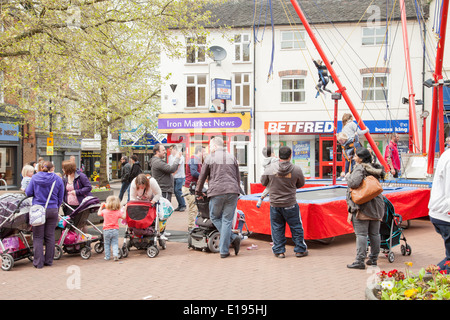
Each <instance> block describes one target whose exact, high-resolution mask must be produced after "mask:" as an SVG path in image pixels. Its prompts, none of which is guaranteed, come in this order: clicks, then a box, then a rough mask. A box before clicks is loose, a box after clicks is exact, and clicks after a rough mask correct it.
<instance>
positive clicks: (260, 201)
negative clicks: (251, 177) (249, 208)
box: [256, 198, 263, 208]
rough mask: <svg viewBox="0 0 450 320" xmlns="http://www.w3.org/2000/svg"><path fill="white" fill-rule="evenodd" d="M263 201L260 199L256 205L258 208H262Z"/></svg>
mask: <svg viewBox="0 0 450 320" xmlns="http://www.w3.org/2000/svg"><path fill="white" fill-rule="evenodd" d="M262 201H263V199H261V198H259V200H258V202H257V203H256V207H257V208H261V204H262Z"/></svg>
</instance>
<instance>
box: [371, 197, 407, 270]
mask: <svg viewBox="0 0 450 320" xmlns="http://www.w3.org/2000/svg"><path fill="white" fill-rule="evenodd" d="M383 200H384V204H385V213H384V216H383V219H382V221H381V223H380V237H381V242H380V248H381V250H382V252H383V253H384V254H385V255H386V257H387V258H388V261H389V262H390V263H392V262H394V260H395V254H394V252H393V251H392V248H393V247H395V246H398V245H399V244H400V241H404V244H402V245H401V246H400V252H401V254H402V255H404V256H405V255H408V256H409V255H411V247H410V246H409V244H408V243H407V242H406V238H405V235H404V234H403V228H402V227H400V224H401V223H402V216H401V215H399V214H397V213H395V209H394V206H393V205H392V203H391V202H390V201H389V200H388V199H387V198H386V197H384V196H383ZM369 245H370V243H369Z"/></svg>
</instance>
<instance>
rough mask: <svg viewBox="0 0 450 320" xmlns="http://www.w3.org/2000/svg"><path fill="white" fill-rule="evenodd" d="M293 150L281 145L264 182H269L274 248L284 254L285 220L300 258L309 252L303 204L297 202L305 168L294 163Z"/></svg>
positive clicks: (265, 173)
mask: <svg viewBox="0 0 450 320" xmlns="http://www.w3.org/2000/svg"><path fill="white" fill-rule="evenodd" d="M291 157H292V150H291V148H289V147H281V148H280V150H279V158H280V160H279V161H276V162H273V163H272V164H271V165H270V166H269V167H267V168H266V170H265V171H264V173H263V175H262V177H261V183H262V185H263V186H267V185H269V184H270V197H269V200H270V225H271V230H272V240H273V247H272V251H273V253H274V254H275V256H276V257H277V258H284V257H285V254H284V253H285V251H286V249H285V244H286V235H285V232H286V223H287V224H288V225H289V228H290V229H291V233H292V240H293V241H294V244H295V248H294V252H295V256H296V257H298V258H300V257H304V256H307V255H308V249H307V246H306V244H305V241H304V236H303V226H302V220H301V217H300V207H299V206H298V203H297V197H296V194H297V189H298V188H301V187H302V186H303V185H304V184H305V177H304V176H303V172H302V169H301V168H300V167H298V166H295V165H294V164H292V163H291Z"/></svg>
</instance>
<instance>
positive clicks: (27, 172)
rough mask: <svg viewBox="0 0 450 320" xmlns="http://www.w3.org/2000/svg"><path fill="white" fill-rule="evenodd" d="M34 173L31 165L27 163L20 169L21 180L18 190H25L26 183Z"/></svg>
mask: <svg viewBox="0 0 450 320" xmlns="http://www.w3.org/2000/svg"><path fill="white" fill-rule="evenodd" d="M33 174H34V168H33V167H32V166H30V165H29V164H27V165H26V166H24V167H23V169H22V177H23V178H22V182H21V185H20V190H22V191H25V190H26V188H27V187H28V184H29V183H30V181H31V177H32V176H33Z"/></svg>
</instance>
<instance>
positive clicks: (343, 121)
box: [342, 113, 353, 127]
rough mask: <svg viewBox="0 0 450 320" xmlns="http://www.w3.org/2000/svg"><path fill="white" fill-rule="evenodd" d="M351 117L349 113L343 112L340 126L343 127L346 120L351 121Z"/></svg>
mask: <svg viewBox="0 0 450 320" xmlns="http://www.w3.org/2000/svg"><path fill="white" fill-rule="evenodd" d="M352 119H353V115H352V114H351V113H344V115H343V116H342V127H344V126H345V125H346V124H347V122H349V121H351V120H352Z"/></svg>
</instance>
